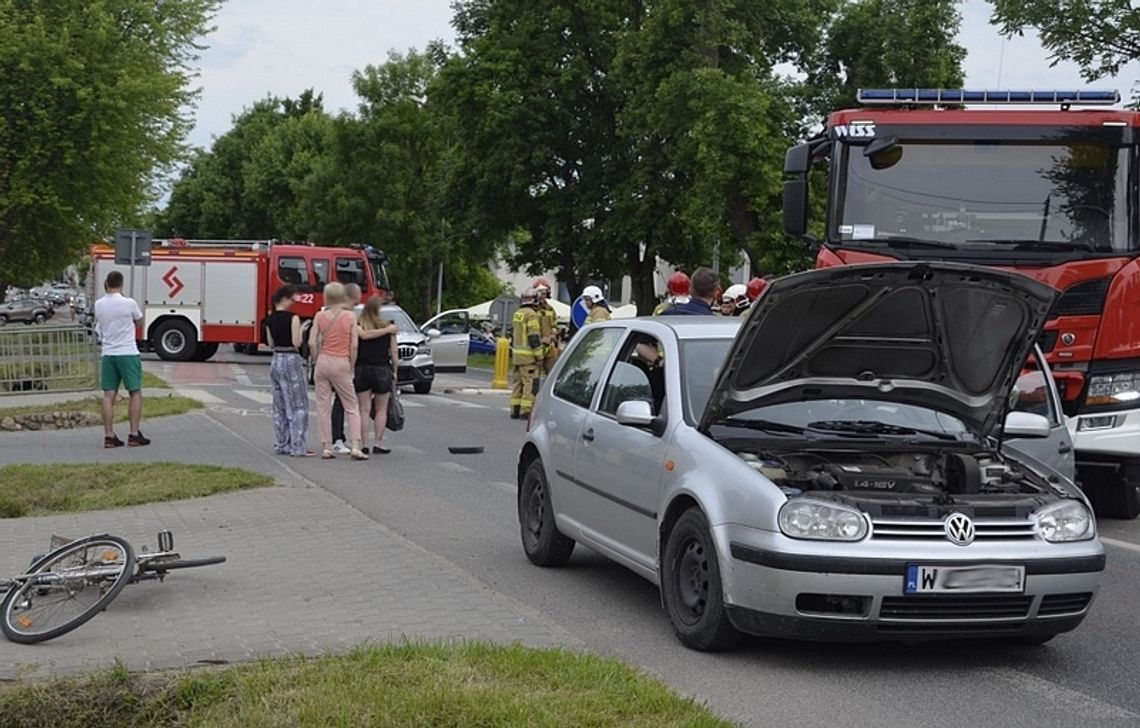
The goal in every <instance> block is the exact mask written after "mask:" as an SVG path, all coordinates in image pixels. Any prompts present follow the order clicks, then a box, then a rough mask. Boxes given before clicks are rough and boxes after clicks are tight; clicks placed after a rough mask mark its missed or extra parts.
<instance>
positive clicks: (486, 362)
mask: <svg viewBox="0 0 1140 728" xmlns="http://www.w3.org/2000/svg"><path fill="white" fill-rule="evenodd" d="M467 366H469V367H477V368H479V369H494V368H495V355H494V354H468V355H467Z"/></svg>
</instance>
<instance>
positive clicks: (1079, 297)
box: [1049, 278, 1112, 318]
mask: <svg viewBox="0 0 1140 728" xmlns="http://www.w3.org/2000/svg"><path fill="white" fill-rule="evenodd" d="M1110 283H1112V279H1111V278H1098V279H1096V280H1093V281H1084V282H1083V283H1077V284H1076V285H1072V286H1069V287H1068V288H1067V289H1065V292H1064V293H1062V294H1061V297H1060V298H1058V299H1057V302H1056V303H1055V304H1053V311H1052V313H1050V314H1049V318H1056V317H1057V316H1091V315H1096V314H1098V313H1100V312H1101V311H1103V310H1104V299H1105V297H1106V296H1108V285H1109V284H1110Z"/></svg>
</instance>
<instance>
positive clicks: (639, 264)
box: [629, 246, 657, 316]
mask: <svg viewBox="0 0 1140 728" xmlns="http://www.w3.org/2000/svg"><path fill="white" fill-rule="evenodd" d="M639 253H640V250H639V249H638V248H635V249H634V250H633V251H632V252H631V254H630V256H629V281H630V291H629V292H630V297H631V298H632V299H633V302H634V303H636V304H637V314H638V315H639V316H645V315H647V314H649V313H652V312H653V309H654V308H656V306H657V292H656V291H655V290H654V287H653V274H654V273H655V272H656V270H657V256H656V255H654V253H653V251H652V250H650V248H649V246H646V248H645V259H644V260H641V258H640V254H639Z"/></svg>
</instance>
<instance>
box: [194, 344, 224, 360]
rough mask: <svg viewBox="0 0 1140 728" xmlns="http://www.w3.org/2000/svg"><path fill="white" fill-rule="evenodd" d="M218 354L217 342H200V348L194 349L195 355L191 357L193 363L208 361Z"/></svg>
mask: <svg viewBox="0 0 1140 728" xmlns="http://www.w3.org/2000/svg"><path fill="white" fill-rule="evenodd" d="M217 353H218V344H217V342H209V343H206V342H204V341H199V342H198V346H196V347H194V354H193V355H192V356H191V357H190V360H191V361H208V360H209V359H210V357H212V356H213V355H214V354H217Z"/></svg>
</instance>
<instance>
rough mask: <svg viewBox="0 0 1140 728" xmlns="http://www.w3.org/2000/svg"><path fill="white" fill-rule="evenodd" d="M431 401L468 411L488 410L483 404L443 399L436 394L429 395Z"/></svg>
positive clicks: (448, 398)
mask: <svg viewBox="0 0 1140 728" xmlns="http://www.w3.org/2000/svg"><path fill="white" fill-rule="evenodd" d="M431 399H432V400H433V401H436V402H446V403H448V404H450V405H452V406H454V407H466V408H468V409H489V408H488V407H487V405H485V404H477V403H475V402H464V401H463V400H461V399H452V398H451V397H443V396H441V395H438V394H433V395H431ZM405 404H407V402H406V401H405Z"/></svg>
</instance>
